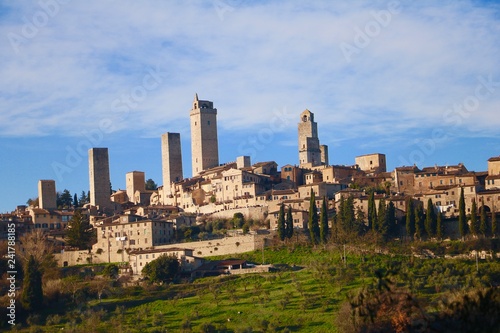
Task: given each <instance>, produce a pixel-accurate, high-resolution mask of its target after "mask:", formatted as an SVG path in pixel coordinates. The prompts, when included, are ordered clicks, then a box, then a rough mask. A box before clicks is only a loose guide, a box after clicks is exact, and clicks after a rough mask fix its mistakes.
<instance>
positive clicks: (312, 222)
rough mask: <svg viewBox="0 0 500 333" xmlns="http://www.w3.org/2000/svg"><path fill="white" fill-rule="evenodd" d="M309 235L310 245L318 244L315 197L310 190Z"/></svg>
mask: <svg viewBox="0 0 500 333" xmlns="http://www.w3.org/2000/svg"><path fill="white" fill-rule="evenodd" d="M308 227H309V235H310V236H311V243H312V244H318V240H319V234H320V232H319V223H318V211H317V207H316V197H315V194H314V191H313V189H312V188H311V199H310V202H309V223H308Z"/></svg>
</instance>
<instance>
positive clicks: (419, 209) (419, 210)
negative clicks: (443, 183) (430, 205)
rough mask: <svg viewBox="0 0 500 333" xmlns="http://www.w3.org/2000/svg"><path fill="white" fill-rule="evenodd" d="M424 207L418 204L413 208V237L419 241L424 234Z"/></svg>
mask: <svg viewBox="0 0 500 333" xmlns="http://www.w3.org/2000/svg"><path fill="white" fill-rule="evenodd" d="M424 221H425V216H424V207H423V205H422V204H421V203H419V204H418V205H417V206H416V207H415V235H416V236H417V238H419V239H421V238H422V235H423V233H424Z"/></svg>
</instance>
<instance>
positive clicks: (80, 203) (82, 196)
mask: <svg viewBox="0 0 500 333" xmlns="http://www.w3.org/2000/svg"><path fill="white" fill-rule="evenodd" d="M89 199H90V198H89V197H88V196H87V194H85V191H82V193H81V194H80V198H79V200H78V206H79V207H83V205H85V204H87V203H89Z"/></svg>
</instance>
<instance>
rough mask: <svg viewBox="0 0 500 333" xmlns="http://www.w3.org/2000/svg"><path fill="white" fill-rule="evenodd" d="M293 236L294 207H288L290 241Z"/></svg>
mask: <svg viewBox="0 0 500 333" xmlns="http://www.w3.org/2000/svg"><path fill="white" fill-rule="evenodd" d="M292 236H293V215H292V206H288V211H287V214H286V237H287V238H288V239H290V238H292Z"/></svg>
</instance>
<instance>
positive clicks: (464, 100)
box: [0, 0, 500, 212]
mask: <svg viewBox="0 0 500 333" xmlns="http://www.w3.org/2000/svg"><path fill="white" fill-rule="evenodd" d="M499 14H500V6H499V4H497V3H496V2H493V1H488V2H484V1H418V2H414V1H413V2H406V1H405V2H398V1H375V2H374V1H353V2H341V1H307V2H306V1H269V2H261V1H259V2H255V1H245V0H216V1H140V2H137V1H118V0H115V1H85V2H83V1H81V2H77V3H74V2H68V1H62V0H42V1H40V2H21V1H0V38H2V43H0V77H1V78H2V79H1V80H0V188H1V191H0V212H5V211H10V210H13V209H14V208H15V206H16V205H19V204H24V203H25V202H26V200H27V199H28V198H32V197H36V196H37V182H38V180H39V179H54V180H56V186H57V190H58V191H62V190H64V189H68V190H70V191H71V192H72V193H75V192H76V193H78V194H79V193H81V191H82V190H85V191H87V190H88V188H89V181H88V162H87V150H88V148H89V147H90V146H95V147H108V148H109V153H110V167H111V180H112V184H113V188H114V189H118V188H122V189H123V188H124V187H125V173H126V172H128V171H133V170H140V171H144V172H145V173H146V178H152V179H154V180H155V181H156V182H157V183H159V184H161V148H160V136H161V134H162V133H164V132H179V133H181V138H182V149H183V166H184V174H185V176H190V175H191V170H190V169H191V160H190V140H189V110H190V108H191V103H192V100H193V97H194V94H195V92H197V93H198V95H199V97H200V99H208V100H211V101H213V102H214V105H215V107H216V108H217V109H218V126H219V151H220V161H221V162H228V161H232V160H235V158H236V156H239V155H251V157H252V162H258V161H265V160H275V161H276V162H278V164H279V165H280V166H282V165H284V164H287V163H292V164H294V163H297V162H298V153H297V123H298V120H299V119H298V118H299V114H300V113H301V112H302V111H303V110H304V109H306V108H308V109H309V110H311V111H312V112H314V114H315V120H316V121H317V122H318V130H319V137H320V141H321V143H322V144H327V145H328V146H329V150H330V163H331V164H353V163H354V158H355V156H358V155H362V154H367V153H374V152H380V153H385V154H386V155H387V161H388V168H389V169H391V170H392V169H393V168H394V167H396V166H400V165H409V164H414V163H415V164H417V165H418V166H420V167H422V166H431V165H434V164H440V165H445V164H457V163H459V162H463V163H465V165H466V166H467V167H468V169H469V170H475V171H484V170H486V168H487V162H486V161H487V159H488V158H489V157H492V156H498V155H500V147H499V143H500V142H499V136H500V135H499V130H498V129H499V126H500V115H499V112H498V111H499V110H500V66H499V63H500V60H499V59H500V15H499Z"/></svg>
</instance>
